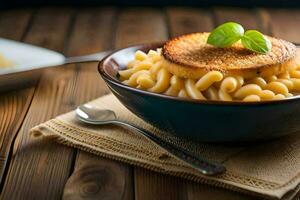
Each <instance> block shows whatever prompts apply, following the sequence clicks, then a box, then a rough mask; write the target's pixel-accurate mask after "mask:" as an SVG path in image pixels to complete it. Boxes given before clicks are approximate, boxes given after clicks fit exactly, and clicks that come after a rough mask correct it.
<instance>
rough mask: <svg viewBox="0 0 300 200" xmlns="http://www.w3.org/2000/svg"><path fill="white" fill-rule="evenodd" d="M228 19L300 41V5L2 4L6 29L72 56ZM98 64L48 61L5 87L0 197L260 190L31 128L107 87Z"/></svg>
mask: <svg viewBox="0 0 300 200" xmlns="http://www.w3.org/2000/svg"><path fill="white" fill-rule="evenodd" d="M225 21H236V22H239V23H241V24H242V25H244V27H245V28H246V29H259V30H261V31H263V32H264V33H267V34H271V35H275V36H278V37H281V38H284V39H287V40H290V41H294V42H300V9H299V10H297V9H296V10H288V9H262V8H255V9H240V8H182V7H165V8H115V7H104V8H100V7H99V8H71V7H64V8H53V7H51V8H32V9H30V8H26V9H15V10H8V11H0V37H5V38H9V39H13V40H19V41H23V42H27V43H31V44H35V45H39V46H43V47H46V48H49V49H53V50H56V51H59V52H63V53H64V54H65V55H67V56H75V55H82V54H89V53H95V52H99V51H103V50H107V49H116V48H121V47H125V46H127V45H131V44H136V43H144V42H151V41H161V40H166V39H168V38H169V37H174V36H177V35H180V34H183V33H189V32H197V31H210V30H211V29H212V28H213V27H214V26H216V25H217V24H220V23H222V22H225ZM96 66H97V64H96V63H92V64H91V63H90V64H75V65H74V64H72V65H68V66H63V67H58V68H53V69H47V70H45V71H44V72H43V74H42V76H41V77H40V79H39V81H38V82H36V84H35V85H34V86H32V87H29V88H25V89H20V90H18V91H12V92H9V93H4V94H0V144H1V149H0V161H1V162H0V180H1V185H0V189H1V191H2V193H1V199H9V200H17V199H61V198H63V199H143V200H145V199H149V200H152V199H164V200H166V199H172V200H174V199H189V200H193V199H195V200H196V199H205V200H206V199H211V200H214V199H224V198H222V197H223V196H222V195H226V196H227V197H228V199H231V200H232V199H254V198H251V197H246V196H243V195H241V194H236V193H233V192H229V191H226V190H223V189H213V188H210V187H208V186H205V185H201V184H197V183H193V182H189V181H186V180H183V179H179V178H174V177H170V176H166V175H162V174H158V173H154V172H151V171H148V170H145V169H142V168H138V167H133V166H130V165H127V164H123V163H119V162H116V161H112V160H107V159H104V158H101V157H97V156H94V155H91V154H89V153H85V152H83V151H80V150H76V149H73V148H69V147H66V146H63V145H61V144H57V143H55V142H53V141H52V140H47V139H43V138H35V137H33V136H31V135H30V134H28V131H29V129H30V128H32V127H33V126H35V125H38V124H39V123H41V122H44V121H46V120H48V119H51V118H53V117H55V116H57V115H59V114H61V113H64V112H67V111H70V110H72V109H74V108H75V107H76V106H77V105H79V104H81V103H84V102H86V101H89V100H91V99H94V98H97V97H99V96H102V95H104V94H107V93H109V91H108V89H107V87H106V86H105V84H104V82H103V80H101V78H100V77H99V75H98V73H97V70H96V68H97V67H96Z"/></svg>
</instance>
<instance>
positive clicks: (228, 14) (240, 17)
mask: <svg viewBox="0 0 300 200" xmlns="http://www.w3.org/2000/svg"><path fill="white" fill-rule="evenodd" d="M213 12H214V15H215V20H216V21H215V25H219V24H222V23H225V22H230V21H233V22H237V23H240V24H241V25H242V26H243V27H244V28H245V30H247V29H258V30H260V27H259V26H258V23H257V17H256V15H255V10H251V9H243V8H238V9H237V8H215V9H214V10H213Z"/></svg>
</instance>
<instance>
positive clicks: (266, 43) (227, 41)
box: [207, 22, 272, 54]
mask: <svg viewBox="0 0 300 200" xmlns="http://www.w3.org/2000/svg"><path fill="white" fill-rule="evenodd" d="M239 40H241V42H242V44H243V46H244V47H245V48H246V49H249V50H251V51H254V52H256V53H262V54H265V53H267V52H269V51H270V50H271V48H272V43H271V42H270V40H269V39H268V38H267V37H265V36H264V35H263V34H262V33H260V32H259V31H256V30H248V31H246V32H245V33H244V28H243V27H242V26H241V25H240V24H238V23H235V22H227V23H225V24H222V25H220V26H218V27H217V28H216V29H214V30H213V31H212V32H211V33H210V35H209V36H208V38H207V43H208V44H211V45H213V46H216V47H220V48H225V47H230V46H231V45H233V44H234V43H236V42H238V41H239Z"/></svg>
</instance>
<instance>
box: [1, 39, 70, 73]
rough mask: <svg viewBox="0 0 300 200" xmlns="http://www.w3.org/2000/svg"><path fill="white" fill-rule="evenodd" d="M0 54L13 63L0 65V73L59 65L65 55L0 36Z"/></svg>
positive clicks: (63, 60)
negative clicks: (9, 65)
mask: <svg viewBox="0 0 300 200" xmlns="http://www.w3.org/2000/svg"><path fill="white" fill-rule="evenodd" d="M0 54H2V55H3V56H4V58H6V59H7V60H9V61H11V62H12V63H13V66H12V67H0V75H3V74H11V73H16V72H22V71H28V70H33V69H38V68H43V67H49V66H55V65H61V64H63V63H64V62H65V59H66V58H65V56H64V55H62V54H60V53H57V52H55V51H51V50H48V49H45V48H41V47H37V46H33V45H29V44H25V43H21V42H16V41H12V40H8V39H3V38H0Z"/></svg>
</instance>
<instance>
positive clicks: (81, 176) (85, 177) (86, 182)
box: [63, 151, 134, 200]
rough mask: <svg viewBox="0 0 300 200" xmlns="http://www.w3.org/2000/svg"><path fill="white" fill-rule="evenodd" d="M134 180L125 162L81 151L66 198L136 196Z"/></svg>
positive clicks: (129, 197) (121, 197)
mask: <svg viewBox="0 0 300 200" xmlns="http://www.w3.org/2000/svg"><path fill="white" fill-rule="evenodd" d="M131 181H132V173H131V170H129V168H128V167H127V166H125V165H124V164H123V163H119V162H116V161H113V160H109V159H104V158H100V157H98V156H95V155H92V154H89V153H86V152H82V151H81V152H80V153H78V157H77V159H76V165H75V170H74V172H73V174H72V175H71V177H70V178H69V180H68V182H67V184H66V186H65V190H64V195H63V199H64V200H69V199H70V200H81V199H89V200H92V199H133V198H134V197H133V195H134V194H133V187H132V186H133V184H132V182H131Z"/></svg>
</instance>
